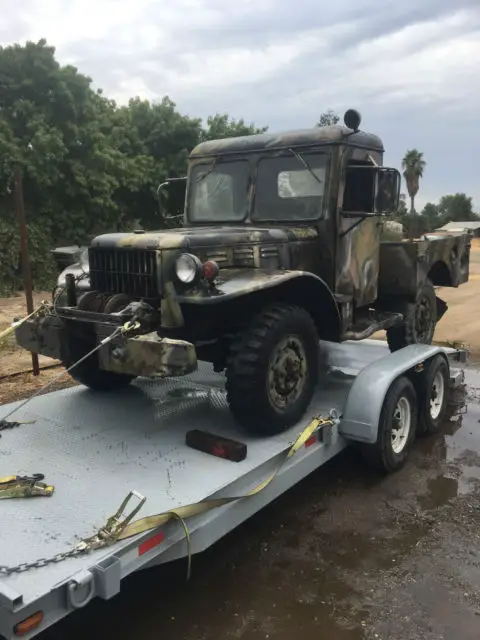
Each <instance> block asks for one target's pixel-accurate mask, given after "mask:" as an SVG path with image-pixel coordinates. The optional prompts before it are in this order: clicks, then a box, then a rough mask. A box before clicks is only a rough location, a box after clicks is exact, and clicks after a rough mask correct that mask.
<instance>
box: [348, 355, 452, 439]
mask: <svg viewBox="0 0 480 640" xmlns="http://www.w3.org/2000/svg"><path fill="white" fill-rule="evenodd" d="M438 353H441V354H444V355H445V352H444V350H443V349H441V348H440V347H435V346H431V345H425V344H411V345H408V346H407V347H404V348H403V349H400V350H398V351H395V352H394V353H389V354H388V355H385V356H384V357H382V358H380V359H379V360H376V361H375V362H372V363H371V364H369V365H367V366H366V367H365V369H362V371H360V373H359V374H358V376H357V377H356V379H355V381H354V383H353V385H352V387H351V389H350V392H349V394H348V399H347V403H346V405H345V410H344V412H343V415H342V418H341V422H340V427H339V432H340V433H341V434H342V435H343V436H344V437H345V438H347V439H349V440H357V441H359V442H368V443H373V442H376V440H377V433H378V423H379V420H380V413H381V411H382V406H383V402H384V400H385V396H386V394H387V392H388V390H389V388H390V386H391V385H392V383H393V382H394V381H395V380H396V379H397V378H398V377H399V376H401V375H403V374H406V373H408V372H410V371H412V370H413V369H414V368H415V367H416V366H417V365H419V364H421V363H423V362H425V361H426V360H428V359H429V358H432V357H433V356H435V355H436V354H438ZM445 359H446V360H447V362H448V358H447V357H446V356H445ZM366 398H368V401H367V402H366V401H365V399H366ZM421 401H422V399H421V398H419V402H421Z"/></svg>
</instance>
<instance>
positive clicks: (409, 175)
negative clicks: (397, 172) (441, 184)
mask: <svg viewBox="0 0 480 640" xmlns="http://www.w3.org/2000/svg"><path fill="white" fill-rule="evenodd" d="M426 164H427V163H426V162H425V160H424V159H423V153H422V151H418V149H409V150H408V151H407V152H406V154H405V155H404V156H403V160H402V169H403V177H404V178H405V182H406V183H407V190H408V195H409V196H410V214H412V215H413V214H414V213H415V196H416V195H417V193H418V189H419V186H420V185H419V183H420V178H422V177H423V170H424V169H425V165H426Z"/></svg>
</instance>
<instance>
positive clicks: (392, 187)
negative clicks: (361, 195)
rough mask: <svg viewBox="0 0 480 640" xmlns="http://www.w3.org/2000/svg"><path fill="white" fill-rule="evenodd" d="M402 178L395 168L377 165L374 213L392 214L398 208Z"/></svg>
mask: <svg viewBox="0 0 480 640" xmlns="http://www.w3.org/2000/svg"><path fill="white" fill-rule="evenodd" d="M401 184H402V178H401V175H400V172H399V171H398V170H397V169H388V168H386V167H378V169H377V175H376V185H375V213H376V214H377V215H392V214H394V213H395V211H396V210H397V209H398V203H399V201H400V188H401Z"/></svg>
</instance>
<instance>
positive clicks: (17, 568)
mask: <svg viewBox="0 0 480 640" xmlns="http://www.w3.org/2000/svg"><path fill="white" fill-rule="evenodd" d="M131 328H134V327H133V326H132V327H131ZM122 332H123V333H126V332H127V331H125V328H124V327H118V328H117V329H115V331H114V332H113V333H111V334H110V336H108V337H107V338H104V339H103V340H102V341H101V342H100V344H98V345H97V346H96V347H95V348H94V349H92V350H91V351H89V352H88V353H87V354H86V355H84V356H83V357H82V358H80V359H79V360H77V361H76V362H75V363H74V364H73V365H71V366H70V367H69V368H68V369H66V370H65V371H62V372H61V374H59V375H58V376H55V377H54V378H53V380H51V381H50V382H48V383H47V384H46V385H43V386H42V387H40V389H38V391H36V393H34V394H33V395H31V396H30V397H29V398H27V399H26V400H24V401H23V402H22V403H21V404H20V405H19V406H18V407H15V408H14V409H13V410H12V411H10V412H9V413H7V415H6V416H4V417H3V418H2V419H0V431H4V430H6V429H14V428H16V427H19V426H20V425H21V424H23V423H21V422H13V421H12V422H8V420H7V418H9V417H10V416H11V415H12V414H13V413H15V412H16V411H18V410H19V409H20V408H22V407H24V406H25V405H26V404H27V403H28V402H30V401H31V400H33V398H35V397H36V396H38V395H39V394H40V393H41V392H42V391H45V389H47V388H48V387H50V386H51V385H52V384H53V383H54V382H56V381H57V380H58V379H59V378H61V377H62V376H63V375H65V374H66V373H69V372H70V371H71V370H72V369H73V368H74V367H76V366H77V365H78V364H80V363H81V362H83V361H84V360H86V359H87V358H89V357H90V356H92V355H93V354H94V353H95V352H96V351H98V350H99V349H100V348H101V347H102V346H103V345H104V344H106V343H107V342H110V341H111V340H113V339H114V338H115V337H116V336H117V335H118V334H119V333H122ZM100 546H104V545H102V544H99V545H98V546H97V548H100ZM105 546H106V545H105ZM90 551H92V547H90V546H89V545H85V544H80V545H77V546H76V547H74V548H73V549H71V550H70V551H64V552H62V553H57V554H55V555H54V556H51V557H50V558H38V559H37V560H33V561H31V562H22V563H20V564H17V565H14V566H12V567H9V566H7V565H0V576H2V575H3V576H9V575H12V574H14V573H24V572H25V571H29V570H30V569H39V568H41V567H45V566H47V565H49V564H56V563H58V562H63V561H64V560H68V559H69V558H76V557H77V556H80V555H84V554H86V553H89V552H90Z"/></svg>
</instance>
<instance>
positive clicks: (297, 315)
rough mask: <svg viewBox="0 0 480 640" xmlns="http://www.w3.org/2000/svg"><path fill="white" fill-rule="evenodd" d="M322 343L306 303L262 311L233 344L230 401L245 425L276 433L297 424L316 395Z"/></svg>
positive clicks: (229, 361)
mask: <svg viewBox="0 0 480 640" xmlns="http://www.w3.org/2000/svg"><path fill="white" fill-rule="evenodd" d="M319 364H320V344H319V339H318V334H317V330H316V327H315V323H314V321H313V319H312V317H311V316H310V314H309V313H308V312H307V311H306V310H305V309H302V308H301V307H297V306H294V305H287V304H275V305H272V306H270V307H267V308H266V309H264V310H263V311H261V312H260V313H259V314H257V315H256V316H255V317H254V318H253V320H252V322H251V323H250V325H249V326H248V328H247V329H245V330H244V331H242V332H241V333H240V334H239V335H238V336H237V338H236V339H235V340H234V342H233V344H232V345H231V347H230V353H229V356H228V359H227V371H226V376H227V383H226V389H227V399H228V402H229V405H230V409H231V411H232V413H233V415H234V417H235V418H236V420H237V421H238V422H239V423H240V424H241V425H242V427H243V428H244V429H245V430H247V431H249V432H250V433H254V434H257V435H264V436H268V435H274V434H277V433H281V432H283V431H285V430H286V429H288V428H289V427H291V426H293V425H294V424H296V423H297V422H298V421H299V420H300V418H302V416H303V415H304V413H305V411H306V409H307V407H308V405H309V404H310V401H311V399H312V396H313V394H314V391H315V388H316V385H317V381H318V373H319Z"/></svg>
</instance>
